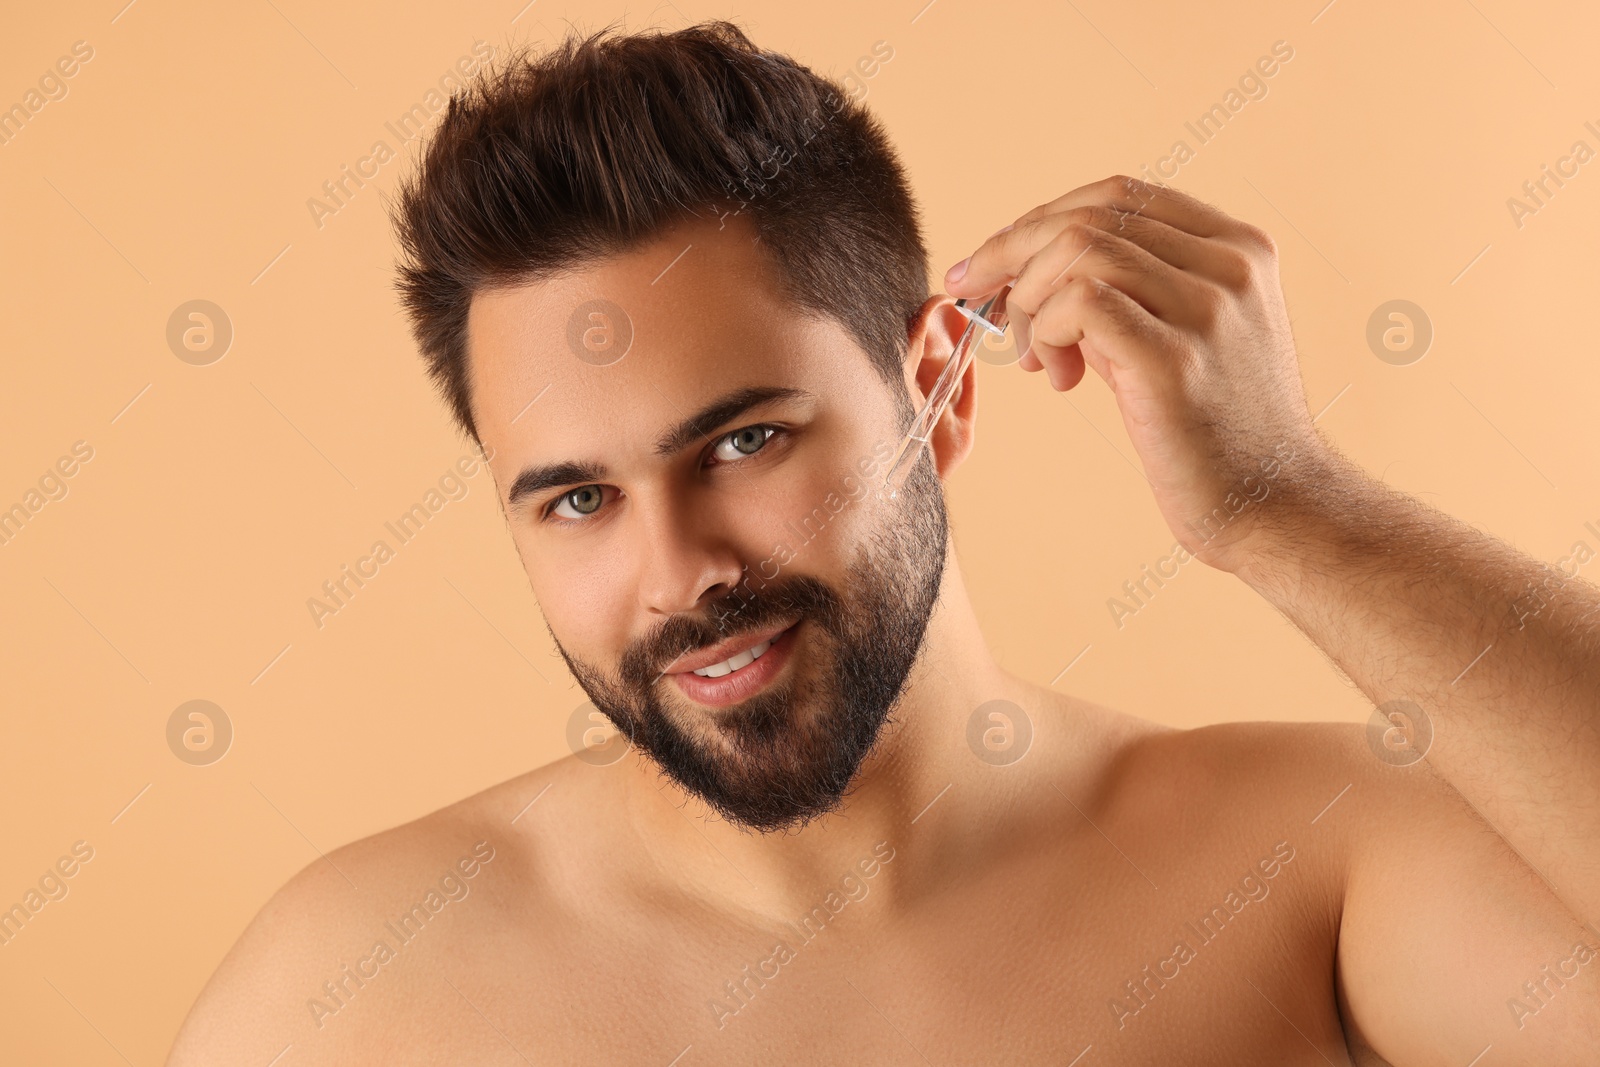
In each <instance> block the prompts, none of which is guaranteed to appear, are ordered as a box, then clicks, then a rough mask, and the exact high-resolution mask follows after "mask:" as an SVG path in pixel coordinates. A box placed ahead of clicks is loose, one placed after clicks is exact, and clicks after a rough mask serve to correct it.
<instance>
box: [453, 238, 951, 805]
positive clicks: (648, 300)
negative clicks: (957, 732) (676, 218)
mask: <svg viewBox="0 0 1600 1067" xmlns="http://www.w3.org/2000/svg"><path fill="white" fill-rule="evenodd" d="M752 238H753V230H751V229H750V228H749V226H748V222H747V221H746V220H743V219H737V218H735V219H731V220H728V222H727V225H726V226H725V228H722V229H719V228H718V227H717V224H716V223H715V222H712V223H709V224H695V225H692V226H682V227H679V228H677V229H675V230H672V231H669V233H668V234H667V235H666V236H665V237H664V238H662V239H660V240H658V241H656V242H653V243H651V244H649V245H647V246H644V247H643V248H641V249H640V250H638V251H636V252H633V253H629V254H627V255H623V256H617V257H612V258H608V259H605V260H600V261H596V262H595V263H594V264H593V265H592V266H588V267H586V268H584V269H582V270H578V271H574V272H572V273H569V274H567V275H564V276H561V277H559V278H555V279H551V280H546V281H541V282H537V283H533V284H529V285H526V286H522V287H519V288H516V289H507V290H497V291H491V292H486V293H483V294H480V295H479V296H478V297H477V298H476V299H475V300H474V302H473V306H472V311H471V316H470V323H469V338H470V341H469V347H470V351H471V381H472V394H473V411H474V416H475V418H476V420H477V423H478V429H479V432H480V434H481V436H482V437H483V440H484V442H485V444H486V445H488V446H489V447H490V448H492V450H493V452H492V456H493V458H492V460H491V467H492V469H493V471H494V476H495V481H496V483H497V485H498V487H499V490H500V493H501V500H502V503H503V504H504V506H505V509H506V514H507V517H508V520H509V522H510V526H511V530H512V536H513V539H514V541H515V543H516V546H517V551H518V553H519V555H520V556H521V559H522V563H523V566H524V568H525V569H526V570H527V573H528V577H529V580H530V582H531V584H532V588H533V590H534V593H535V595H536V596H537V597H538V600H539V603H540V606H541V607H542V609H543V611H544V615H545V620H546V623H547V625H548V626H549V627H550V631H551V635H552V637H554V638H555V640H556V645H557V647H558V648H559V649H560V650H561V653H562V655H563V657H564V658H565V659H566V661H567V664H568V666H569V667H570V668H571V670H572V672H573V675H574V676H575V677H576V678H577V679H578V681H579V683H580V684H581V685H582V686H583V689H584V691H585V692H586V693H587V694H588V695H589V698H590V699H591V700H592V701H593V703H594V705H595V707H596V708H598V709H599V710H600V711H602V712H604V713H605V714H606V715H607V717H608V718H610V719H611V721H612V722H613V723H615V724H616V726H617V728H618V729H619V730H620V731H621V732H622V733H623V734H624V735H625V736H627V737H628V738H629V739H630V740H631V741H632V742H633V743H634V744H636V745H638V746H639V747H640V748H641V749H642V750H643V751H644V752H645V753H647V754H648V755H649V756H650V757H651V758H652V759H654V760H655V762H656V763H657V764H659V765H660V767H661V768H662V769H663V770H664V771H665V772H666V773H667V774H668V775H669V776H671V777H672V778H673V779H674V780H676V781H677V782H678V783H679V784H680V785H681V786H682V787H683V788H685V789H686V790H688V791H690V792H692V793H695V794H697V795H699V796H701V797H702V798H703V799H704V800H705V801H706V802H707V803H708V804H709V805H710V806H711V807H712V808H713V809H714V810H716V811H718V812H719V813H720V814H722V815H723V816H724V817H725V818H727V819H728V820H729V821H730V822H734V823H737V824H740V825H743V826H747V827H750V828H754V829H759V830H773V829H780V828H789V827H793V826H798V825H804V824H805V823H806V822H807V821H809V820H810V819H812V818H814V817H815V816H817V815H820V814H823V813H825V812H827V811H830V810H834V809H835V808H837V807H838V806H839V803H840V800H841V797H842V796H843V794H844V792H845V790H846V788H847V787H848V786H849V784H850V782H851V780H852V779H853V778H854V776H855V774H856V772H857V770H858V769H859V767H860V765H861V763H862V761H863V760H864V759H865V758H866V756H867V754H868V753H869V751H870V750H871V748H872V746H873V744H874V742H875V740H876V739H877V737H878V736H879V733H880V730H881V728H882V727H883V725H884V723H885V722H886V721H887V720H888V717H889V714H890V712H891V710H892V709H893V707H894V705H895V703H896V701H897V699H898V697H899V695H900V693H901V689H902V687H903V685H904V683H905V680H906V677H907V674H908V672H909V671H910V669H911V666H912V664H913V663H914V661H915V659H916V656H917V652H918V650H919V648H920V647H921V643H922V637H923V633H924V630H925V628H926V625H927V621H928V616H929V614H930V613H931V611H932V608H933V605H934V603H935V601H936V600H937V597H938V591H939V583H940V578H941V576H942V573H943V567H944V559H945V544H946V518H945V511H944V497H943V489H942V485H941V484H940V481H939V478H938V476H937V475H936V474H935V473H934V470H933V466H932V462H931V456H930V455H927V454H925V455H924V456H923V457H922V458H921V460H919V462H918V464H917V466H916V469H915V471H914V473H913V475H912V477H911V478H910V480H909V481H908V482H907V484H906V486H905V488H904V490H903V491H902V492H901V493H900V495H899V496H898V497H897V498H896V499H895V500H893V501H891V502H888V503H880V502H879V501H878V499H877V497H876V495H875V492H874V490H875V488H876V486H877V484H878V483H880V482H881V481H882V479H883V476H884V473H885V472H886V469H887V467H886V463H887V460H888V458H889V457H890V455H891V454H892V452H893V450H894V448H895V447H896V446H897V444H898V442H899V439H900V436H901V434H902V433H903V427H904V425H905V423H906V421H908V420H909V417H910V408H909V404H910V401H909V400H908V399H907V398H906V397H905V396H904V395H903V394H901V395H900V396H899V397H898V403H897V398H896V395H895V393H894V392H892V391H891V390H890V389H889V388H888V386H887V385H886V384H885V383H884V382H883V380H882V379H881V378H880V377H879V376H878V375H877V373H876V372H875V371H874V370H873V368H872V367H871V366H870V365H869V363H868V358H867V355H866V353H865V352H863V351H862V350H861V348H860V347H859V346H858V345H857V344H856V343H855V342H854V340H853V339H852V338H850V336H849V334H848V333H847V332H846V331H845V330H844V328H843V327H841V326H840V325H839V324H837V323H835V322H833V321H831V320H827V319H824V318H822V317H820V316H814V315H803V314H801V313H798V312H796V311H795V310H793V309H792V308H790V307H789V306H788V305H786V304H785V303H783V301H782V299H781V297H780V296H779V295H778V289H777V281H776V278H775V277H774V275H773V273H772V270H771V268H770V267H769V265H768V264H767V262H766V260H765V258H764V256H763V253H762V250H761V246H760V245H758V244H756V243H755V242H754V241H753V239H752ZM713 646H715V647H713ZM752 655H754V656H755V657H756V658H754V659H752V658H751V656H752ZM713 659H715V660H717V661H719V662H717V663H715V664H713V663H711V660H713ZM695 668H699V669H700V670H699V673H696V670H695Z"/></svg>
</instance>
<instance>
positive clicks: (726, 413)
mask: <svg viewBox="0 0 1600 1067" xmlns="http://www.w3.org/2000/svg"><path fill="white" fill-rule="evenodd" d="M811 399H813V395H812V394H811V393H810V392H808V391H806V390H804V389H794V388H790V387H788V386H781V385H750V386H745V387H744V388H741V389H735V390H734V391H733V392H731V393H728V394H726V395H725V396H721V397H718V398H717V399H716V400H713V401H711V403H709V404H707V405H705V406H704V407H702V408H701V409H700V410H699V411H697V412H695V413H694V414H693V415H691V416H689V417H688V418H687V419H684V420H683V421H681V422H678V423H676V424H674V425H672V426H669V427H668V428H667V429H666V430H665V431H663V432H662V434H661V435H660V436H659V437H657V438H656V443H655V453H656V455H658V456H672V455H675V454H677V453H679V452H681V451H683V450H684V449H685V448H687V447H689V446H690V445H692V444H694V443H695V442H696V441H698V440H699V439H700V438H702V437H704V436H705V435H706V434H708V433H710V432H711V431H712V430H714V429H716V428H717V427H719V426H723V425H725V424H727V423H729V422H731V421H732V420H734V419H736V418H738V417H739V416H740V415H743V414H744V413H745V412H747V411H749V410H750V409H752V408H756V407H761V406H763V405H765V404H772V403H777V402H779V401H796V400H811ZM606 474H607V471H606V467H605V464H603V463H595V462H592V461H577V460H563V461H561V462H558V463H543V464H538V465H535V466H531V467H525V468H523V470H522V473H520V474H518V475H517V479H516V481H514V482H512V483H511V491H510V492H509V493H507V494H506V502H507V505H508V506H509V507H510V508H511V509H512V510H513V511H516V510H519V509H520V508H522V507H524V506H526V505H525V501H526V500H527V499H528V498H529V497H533V496H538V495H539V494H541V493H543V492H545V491H546V490H549V489H556V488H559V487H560V486H563V485H587V484H589V483H591V482H599V481H603V480H605V478H606Z"/></svg>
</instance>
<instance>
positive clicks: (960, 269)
mask: <svg viewBox="0 0 1600 1067" xmlns="http://www.w3.org/2000/svg"><path fill="white" fill-rule="evenodd" d="M971 262H972V257H971V256H968V257H967V258H966V259H963V260H962V261H961V262H960V263H957V264H956V265H955V266H953V267H951V268H950V269H949V270H948V271H946V272H945V275H944V276H945V280H946V281H951V282H959V281H960V280H961V277H962V275H964V274H966V273H967V264H968V263H971Z"/></svg>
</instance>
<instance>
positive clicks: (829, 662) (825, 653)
mask: <svg viewBox="0 0 1600 1067" xmlns="http://www.w3.org/2000/svg"><path fill="white" fill-rule="evenodd" d="M861 503H865V504H867V506H869V507H873V506H877V505H876V503H875V501H874V498H873V497H872V496H871V495H870V494H869V495H867V496H864V497H863V498H862V499H861ZM822 532H823V533H826V532H827V531H826V530H824V531H822ZM948 535H949V524H948V519H947V516H946V513H945V505H944V487H943V485H941V484H940V482H939V478H938V475H937V474H936V473H935V471H934V468H933V459H932V453H931V452H927V451H925V452H924V454H923V455H922V456H921V457H919V458H918V460H917V462H916V464H915V466H914V467H913V470H912V473H911V475H910V477H909V478H908V479H907V480H906V484H905V487H904V488H903V489H902V490H901V492H900V494H899V495H898V497H897V498H896V499H895V500H894V501H891V502H889V503H887V504H883V505H881V507H880V510H879V511H878V512H877V516H876V519H875V522H874V525H873V528H872V533H871V535H870V536H869V537H868V539H867V544H866V545H865V546H863V548H862V550H861V552H860V553H859V554H858V555H857V557H856V559H855V560H854V561H852V563H851V564H850V566H849V570H848V574H847V577H846V579H845V581H844V583H843V585H844V589H845V590H847V592H846V593H845V594H843V595H841V594H840V593H837V592H835V591H834V590H833V589H830V588H829V587H828V586H827V584H826V583H824V582H822V581H819V580H818V579H816V578H812V577H809V576H806V575H796V576H793V577H789V578H784V577H783V576H782V574H781V572H780V574H779V576H778V577H777V578H774V579H773V580H772V581H770V582H766V583H764V584H762V585H761V586H760V587H759V589H758V590H757V589H752V588H751V586H752V585H753V584H754V581H755V579H752V580H751V581H747V582H745V583H744V584H743V585H742V586H741V587H740V588H739V589H737V590H735V591H734V592H732V593H730V594H728V595H727V596H725V597H723V598H721V599H719V600H717V601H715V602H713V603H712V604H711V606H710V607H709V609H708V611H707V616H708V617H707V618H700V617H698V616H695V617H691V616H688V615H674V616H672V617H671V618H669V619H667V621H666V622H665V623H663V624H662V625H661V627H660V628H659V629H657V630H656V632H655V633H654V634H652V635H651V636H649V637H647V638H644V639H642V640H641V641H638V642H636V643H635V644H634V646H633V647H632V648H630V649H629V650H628V652H627V653H625V654H624V656H623V658H622V664H621V670H620V673H621V681H620V682H618V681H614V680H613V679H611V678H609V677H607V676H606V674H605V673H603V672H601V671H598V670H595V669H594V668H592V667H590V666H588V665H587V664H585V663H583V662H581V661H579V660H577V659H575V658H574V657H573V656H571V655H569V654H568V653H567V650H566V649H565V648H563V647H562V645H561V642H560V641H559V640H557V641H556V647H557V648H558V649H560V651H561V655H562V657H563V658H564V659H565V660H566V661H567V666H568V668H569V669H570V670H571V671H572V673H573V676H574V677H576V678H577V680H578V683H579V684H580V685H582V686H583V689H584V692H586V693H587V694H588V695H589V699H590V700H591V701H593V703H594V706H595V707H596V708H597V709H599V710H600V711H601V712H602V713H604V714H605V716H606V717H607V718H608V719H610V720H611V722H612V723H614V724H615V725H616V727H617V729H618V730H619V731H620V732H621V733H622V735H623V736H624V737H626V738H627V739H628V740H629V742H630V743H631V744H633V745H636V746H637V747H638V748H639V749H640V750H641V751H642V752H644V753H645V754H646V755H648V756H649V757H650V758H651V759H652V760H654V761H655V763H656V764H657V765H658V766H659V767H660V768H661V770H662V771H664V772H665V773H666V774H667V775H668V777H670V778H671V779H672V780H673V781H675V782H677V783H678V785H680V786H681V787H683V788H684V789H685V790H687V791H688V792H690V793H692V794H695V795H696V796H699V797H700V798H701V799H703V800H704V801H705V802H706V804H707V805H709V806H710V807H711V808H712V809H713V810H714V811H716V812H717V813H718V814H720V815H721V816H722V817H723V818H725V819H727V820H728V821H729V822H731V823H734V824H737V825H740V826H743V827H746V828H749V829H752V830H759V831H763V832H765V831H774V830H787V829H791V828H800V827H804V826H805V825H806V824H807V823H809V822H810V821H811V820H812V819H814V818H816V817H818V816H819V815H824V814H826V813H828V812H831V811H835V810H837V809H838V808H840V807H841V806H842V805H843V799H844V796H845V795H846V791H847V790H848V789H849V787H850V784H851V782H852V781H853V780H854V778H855V776H856V773H857V771H859V770H860V768H861V764H862V763H863V761H865V759H866V758H867V756H868V755H869V754H870V753H871V751H872V749H873V746H874V744H875V743H876V742H877V740H878V738H879V736H880V734H881V732H882V730H883V727H884V726H885V725H886V724H888V723H890V722H892V721H893V720H892V717H891V716H892V713H893V711H894V708H895V706H896V705H897V704H898V702H899V699H900V695H901V692H902V690H903V688H904V686H905V682H906V678H907V676H908V675H909V674H910V672H911V668H912V666H913V665H914V664H915V663H916V659H917V654H918V652H919V651H920V650H921V648H922V639H923V635H924V633H925V631H926V630H927V625H928V618H929V616H930V615H931V613H932V611H933V606H934V604H935V603H936V602H937V601H938V598H939V584H940V580H941V578H942V577H943V574H944V560H945V543H946V540H947V538H948ZM819 536H820V534H819ZM803 554H804V546H800V548H799V550H798V556H803ZM795 618H799V619H800V620H801V622H800V623H799V624H798V625H797V629H796V630H795V632H794V633H793V634H791V635H790V638H791V640H793V641H794V642H795V643H794V647H792V648H791V649H790V653H789V654H790V655H791V656H793V657H795V662H794V663H793V665H792V667H791V666H789V665H785V668H784V669H786V670H788V672H789V676H788V677H787V678H786V679H785V680H784V681H781V682H774V683H773V684H771V685H769V686H768V687H767V688H766V689H764V690H762V691H761V692H759V693H756V694H755V695H754V696H752V697H750V698H748V699H746V700H744V701H742V702H741V703H739V704H735V705H730V706H729V707H726V708H720V709H707V708H703V707H700V706H697V705H694V704H693V702H692V701H690V700H689V698H687V697H685V696H683V695H682V694H681V693H679V694H678V695H677V700H676V701H675V702H674V706H673V707H672V708H670V709H669V708H667V707H664V706H663V705H664V702H663V700H662V699H661V696H660V692H659V689H658V688H657V687H658V686H672V687H674V688H676V685H675V683H673V682H671V681H667V680H665V678H664V677H663V676H662V673H661V672H662V671H663V670H664V669H666V668H668V667H670V666H671V665H672V664H673V663H674V662H675V661H677V660H679V659H681V658H682V657H683V656H684V655H686V654H688V653H691V652H694V651H696V650H698V649H701V648H704V647H706V646H708V645H710V644H713V643H715V642H717V641H721V640H724V639H725V638H727V637H729V636H731V635H735V634H742V633H754V632H757V631H760V630H763V629H767V628H770V627H772V626H774V625H778V624H781V623H783V622H785V621H788V620H791V619H795ZM551 636H552V637H554V636H555V635H554V632H552V633H551ZM830 666H831V670H830V669H827V668H829V667H830ZM680 709H682V710H680ZM686 717H688V718H691V719H692V720H694V722H693V728H690V729H686V728H685V727H684V726H683V725H682V723H681V721H680V720H681V719H683V718H686Z"/></svg>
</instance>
